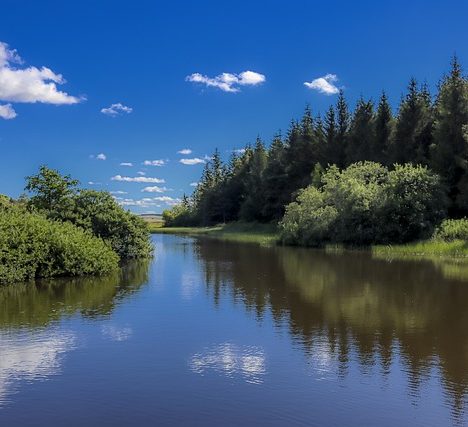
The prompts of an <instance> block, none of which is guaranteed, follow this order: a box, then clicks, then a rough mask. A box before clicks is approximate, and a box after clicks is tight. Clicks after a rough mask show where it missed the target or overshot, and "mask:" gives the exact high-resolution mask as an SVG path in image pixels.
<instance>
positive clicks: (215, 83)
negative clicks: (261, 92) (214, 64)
mask: <svg viewBox="0 0 468 427" xmlns="http://www.w3.org/2000/svg"><path fill="white" fill-rule="evenodd" d="M185 80H186V81H188V82H192V83H201V84H204V85H206V86H208V87H216V88H218V89H221V90H222V91H224V92H239V91H240V88H239V86H256V85H259V84H262V83H264V82H265V80H266V77H265V75H263V74H260V73H257V72H255V71H243V72H242V73H240V74H233V73H222V74H219V75H218V76H216V77H208V76H205V75H203V74H200V73H193V74H190V75H189V76H187V77H186V78H185Z"/></svg>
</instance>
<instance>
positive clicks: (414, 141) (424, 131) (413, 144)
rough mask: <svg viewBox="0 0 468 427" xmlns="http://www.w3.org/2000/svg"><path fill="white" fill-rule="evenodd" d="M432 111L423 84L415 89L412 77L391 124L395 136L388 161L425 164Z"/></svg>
mask: <svg viewBox="0 0 468 427" xmlns="http://www.w3.org/2000/svg"><path fill="white" fill-rule="evenodd" d="M432 125H433V114H432V105H431V97H430V95H429V92H428V91H427V88H426V87H425V86H423V88H422V90H419V89H418V84H417V82H416V80H415V79H414V78H412V79H411V80H410V83H409V85H408V93H407V95H406V96H405V98H404V99H402V101H401V103H400V107H399V110H398V116H397V120H396V126H395V137H394V139H393V143H392V146H391V150H390V161H391V163H408V162H410V163H413V164H425V165H426V164H428V151H429V146H430V144H431V133H432Z"/></svg>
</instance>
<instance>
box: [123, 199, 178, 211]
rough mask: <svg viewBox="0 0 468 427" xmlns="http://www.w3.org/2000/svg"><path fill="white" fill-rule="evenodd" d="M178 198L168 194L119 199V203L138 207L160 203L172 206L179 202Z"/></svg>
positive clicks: (159, 205)
mask: <svg viewBox="0 0 468 427" xmlns="http://www.w3.org/2000/svg"><path fill="white" fill-rule="evenodd" d="M181 201H182V200H181V199H179V198H174V197H169V196H158V197H144V198H143V199H136V200H135V199H119V201H118V202H119V204H120V205H122V206H135V207H140V208H149V207H152V206H155V207H161V203H163V204H166V205H168V206H174V205H177V204H179V203H180V202H181Z"/></svg>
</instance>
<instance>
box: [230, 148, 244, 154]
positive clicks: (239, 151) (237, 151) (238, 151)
mask: <svg viewBox="0 0 468 427" xmlns="http://www.w3.org/2000/svg"><path fill="white" fill-rule="evenodd" d="M232 152H233V153H236V154H244V153H245V148H238V149H236V150H232Z"/></svg>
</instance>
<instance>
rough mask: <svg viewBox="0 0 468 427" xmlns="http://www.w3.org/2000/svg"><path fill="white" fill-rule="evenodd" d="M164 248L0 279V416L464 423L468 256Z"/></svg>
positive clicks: (82, 420) (21, 420) (136, 421)
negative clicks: (12, 280) (151, 254)
mask: <svg viewBox="0 0 468 427" xmlns="http://www.w3.org/2000/svg"><path fill="white" fill-rule="evenodd" d="M154 242H155V245H156V254H157V255H156V258H155V259H154V260H153V261H151V262H146V263H145V262H142V263H135V264H130V265H128V266H127V267H126V268H125V269H123V271H122V272H120V273H119V274H115V275H114V276H111V277H106V278H97V279H96V278H86V279H79V280H62V281H49V282H46V281H45V282H41V283H39V284H37V285H20V286H13V287H6V288H1V289H0V425H1V426H21V427H25V426H34V427H38V426H39V427H41V426H47V427H51V426H80V427H81V426H86V425H90V426H100V427H102V426H113V427H116V426H156V425H157V426H360V427H361V426H392V427H393V426H424V427H427V426H451V425H457V426H459V425H467V423H468V417H467V408H468V406H467V405H468V401H467V392H468V266H466V265H463V264H456V263H441V262H431V261H424V262H423V261H418V262H417V261H405V262H401V261H398V262H397V261H393V262H390V261H387V260H376V259H372V258H371V257H370V255H367V254H356V253H351V254H350V253H347V254H326V253H324V252H320V251H313V250H306V249H296V248H262V247H257V246H255V245H248V244H235V243H227V242H219V241H214V240H209V239H193V238H187V237H177V236H165V235H160V236H155V237H154Z"/></svg>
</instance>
